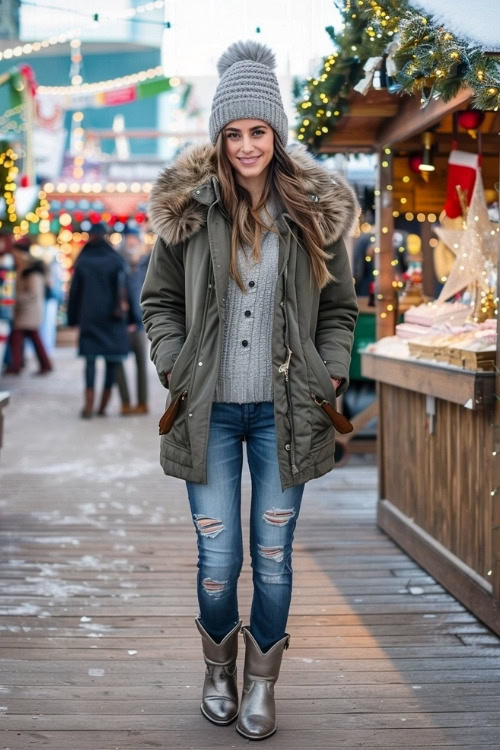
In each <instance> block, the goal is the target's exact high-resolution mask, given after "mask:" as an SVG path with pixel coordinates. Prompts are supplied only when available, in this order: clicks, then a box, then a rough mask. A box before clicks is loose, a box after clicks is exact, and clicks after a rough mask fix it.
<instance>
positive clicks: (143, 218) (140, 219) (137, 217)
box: [134, 213, 147, 224]
mask: <svg viewBox="0 0 500 750" xmlns="http://www.w3.org/2000/svg"><path fill="white" fill-rule="evenodd" d="M134 219H135V220H136V222H137V223H138V224H143V223H144V222H145V221H146V219H147V216H146V214H143V213H138V214H136V215H135V216H134Z"/></svg>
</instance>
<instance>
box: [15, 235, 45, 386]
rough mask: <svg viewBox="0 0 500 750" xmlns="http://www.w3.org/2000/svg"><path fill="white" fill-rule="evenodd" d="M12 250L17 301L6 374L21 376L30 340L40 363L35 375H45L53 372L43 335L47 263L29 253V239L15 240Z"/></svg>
mask: <svg viewBox="0 0 500 750" xmlns="http://www.w3.org/2000/svg"><path fill="white" fill-rule="evenodd" d="M12 252H13V254H14V259H15V264H16V304H15V307H14V327H13V330H12V333H11V335H10V348H11V362H10V365H9V367H8V368H7V370H6V373H7V374H9V375H19V373H20V372H21V369H22V367H23V353H24V341H25V339H30V340H31V342H32V343H33V347H34V349H35V354H36V356H37V359H38V362H39V365H40V369H39V370H38V372H37V373H36V375H46V374H47V373H48V372H51V370H52V363H51V361H50V359H49V357H48V355H47V352H46V350H45V347H44V345H43V342H42V339H41V338H40V328H41V326H42V322H43V311H44V305H45V286H46V268H45V264H44V263H43V262H42V261H41V260H37V259H35V258H33V257H32V256H31V255H30V245H29V240H28V239H27V238H20V239H18V240H17V241H16V242H14V244H13V246H12Z"/></svg>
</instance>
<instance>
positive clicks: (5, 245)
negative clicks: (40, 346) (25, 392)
mask: <svg viewBox="0 0 500 750" xmlns="http://www.w3.org/2000/svg"><path fill="white" fill-rule="evenodd" d="M15 303H16V266H15V260H14V255H13V254H12V235H11V234H10V232H1V231H0V374H1V373H2V370H3V365H4V362H5V359H6V350H7V342H8V340H9V336H10V332H11V328H12V323H13V320H14V305H15Z"/></svg>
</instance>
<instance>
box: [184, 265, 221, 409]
mask: <svg viewBox="0 0 500 750" xmlns="http://www.w3.org/2000/svg"><path fill="white" fill-rule="evenodd" d="M208 278H209V281H208V289H207V293H206V295H205V307H204V309H203V318H202V321H201V330H200V338H199V341H198V346H197V347H196V356H195V358H194V362H193V369H192V372H191V381H190V384H189V394H190V398H191V395H192V393H193V387H194V378H195V374H196V368H197V367H198V360H199V357H200V351H201V347H202V344H203V336H204V334H205V326H206V323H207V316H208V308H209V306H210V300H211V298H212V288H213V285H214V283H215V280H214V275H213V268H212V263H210V274H209V277H208Z"/></svg>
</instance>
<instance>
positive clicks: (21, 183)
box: [19, 174, 30, 187]
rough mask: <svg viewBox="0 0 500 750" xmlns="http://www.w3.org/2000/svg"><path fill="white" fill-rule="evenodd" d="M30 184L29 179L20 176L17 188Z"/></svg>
mask: <svg viewBox="0 0 500 750" xmlns="http://www.w3.org/2000/svg"><path fill="white" fill-rule="evenodd" d="M29 184H30V178H29V177H28V175H27V174H22V175H21V177H20V179H19V186H20V187H28V186H29Z"/></svg>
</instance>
